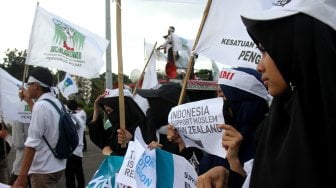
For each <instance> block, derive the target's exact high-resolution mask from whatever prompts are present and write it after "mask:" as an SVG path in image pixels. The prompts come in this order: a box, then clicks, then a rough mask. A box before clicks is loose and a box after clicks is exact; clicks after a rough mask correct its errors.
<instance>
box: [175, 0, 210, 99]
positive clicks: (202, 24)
mask: <svg viewBox="0 0 336 188" xmlns="http://www.w3.org/2000/svg"><path fill="white" fill-rule="evenodd" d="M211 3H212V0H208V2H207V4H206V7H205V10H204V12H203V17H202V21H201V24H200V27H199V28H198V32H197V36H196V40H195V43H194V46H193V48H192V52H193V51H194V50H195V48H196V46H197V44H198V41H199V38H200V36H201V34H202V30H203V27H204V24H205V21H206V19H207V17H208V13H209V9H210V6H211ZM194 63H195V59H194V55H193V54H191V56H190V58H189V62H188V68H187V72H186V75H185V77H184V79H183V83H182V90H181V94H180V98H179V101H178V104H179V105H180V104H182V101H183V100H184V97H185V93H186V87H187V84H188V80H189V77H190V74H191V70H192V68H193V67H194Z"/></svg>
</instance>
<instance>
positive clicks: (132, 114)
mask: <svg viewBox="0 0 336 188" xmlns="http://www.w3.org/2000/svg"><path fill="white" fill-rule="evenodd" d="M124 100H125V123H126V125H125V128H126V130H122V129H120V121H119V91H118V89H114V90H108V89H107V90H106V91H105V94H103V95H100V96H99V97H98V98H97V99H96V101H95V106H94V114H93V119H92V121H91V122H90V123H89V125H88V127H89V135H90V139H91V140H92V141H93V143H95V144H96V145H97V146H98V147H99V148H101V149H104V148H105V147H107V146H109V147H110V148H111V150H112V153H111V154H112V155H125V153H126V150H127V147H121V144H124V143H126V144H127V143H128V141H129V140H130V139H132V138H133V136H134V132H135V129H136V127H137V126H139V127H140V129H142V127H143V126H145V114H144V113H143V112H142V111H141V109H140V108H139V106H138V105H137V104H136V103H135V102H134V100H133V98H132V94H131V93H130V92H129V91H128V90H124ZM99 107H100V108H101V109H102V110H103V111H104V112H105V113H106V115H107V118H108V120H109V122H110V125H109V126H106V124H105V125H104V123H103V121H102V119H101V116H99V115H98V114H99Z"/></svg>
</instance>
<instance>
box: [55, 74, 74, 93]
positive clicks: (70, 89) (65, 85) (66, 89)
mask: <svg viewBox="0 0 336 188" xmlns="http://www.w3.org/2000/svg"><path fill="white" fill-rule="evenodd" d="M57 87H58V89H59V91H60V92H61V94H62V95H63V97H65V98H66V99H69V95H71V94H75V93H78V87H77V85H76V83H75V81H74V80H73V79H72V77H71V75H70V74H69V73H66V75H65V77H64V79H63V80H62V81H61V82H60V83H58V84H57Z"/></svg>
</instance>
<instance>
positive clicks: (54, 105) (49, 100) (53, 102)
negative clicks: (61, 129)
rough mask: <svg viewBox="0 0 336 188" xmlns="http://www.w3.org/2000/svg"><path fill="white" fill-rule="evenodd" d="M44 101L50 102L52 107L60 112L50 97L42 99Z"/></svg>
mask: <svg viewBox="0 0 336 188" xmlns="http://www.w3.org/2000/svg"><path fill="white" fill-rule="evenodd" d="M42 100H45V101H48V102H49V103H50V104H52V105H53V106H54V108H55V109H56V110H57V112H58V113H59V114H60V113H61V110H60V109H59V108H58V107H57V105H56V104H55V103H54V101H52V100H50V99H42Z"/></svg>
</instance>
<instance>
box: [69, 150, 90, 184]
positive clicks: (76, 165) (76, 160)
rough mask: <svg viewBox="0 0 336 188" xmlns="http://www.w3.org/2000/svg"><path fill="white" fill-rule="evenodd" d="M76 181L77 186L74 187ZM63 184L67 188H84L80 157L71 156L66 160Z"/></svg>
mask: <svg viewBox="0 0 336 188" xmlns="http://www.w3.org/2000/svg"><path fill="white" fill-rule="evenodd" d="M76 179H77V186H76ZM65 182H66V187H67V188H75V187H77V188H84V187H85V185H84V184H85V180H84V173H83V166H82V157H78V156H76V155H73V154H72V155H71V156H70V157H69V158H68V159H67V163H66V168H65Z"/></svg>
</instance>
